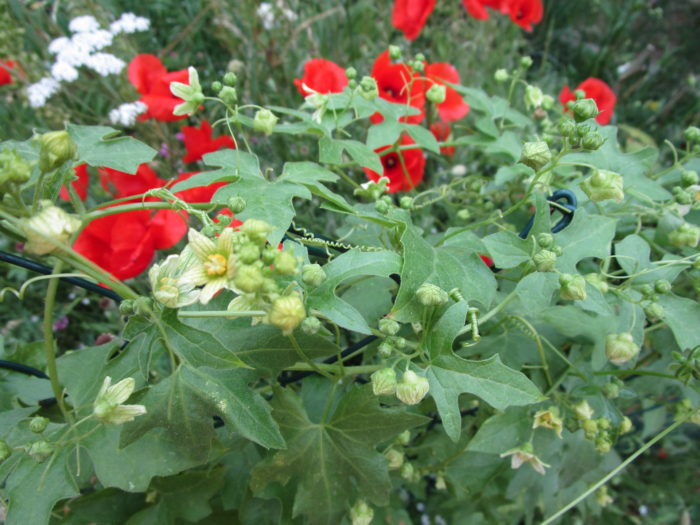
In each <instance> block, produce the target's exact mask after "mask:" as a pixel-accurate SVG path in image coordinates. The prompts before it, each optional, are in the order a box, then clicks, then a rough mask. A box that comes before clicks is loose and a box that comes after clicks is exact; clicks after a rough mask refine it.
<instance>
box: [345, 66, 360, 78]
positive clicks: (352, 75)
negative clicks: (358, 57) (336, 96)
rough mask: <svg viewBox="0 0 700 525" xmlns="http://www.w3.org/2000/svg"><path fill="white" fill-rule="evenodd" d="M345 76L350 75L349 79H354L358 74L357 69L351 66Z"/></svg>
mask: <svg viewBox="0 0 700 525" xmlns="http://www.w3.org/2000/svg"><path fill="white" fill-rule="evenodd" d="M345 76H346V77H348V79H350V80H352V79H353V78H355V77H356V76H357V69H355V68H354V67H349V68H347V69H346V70H345Z"/></svg>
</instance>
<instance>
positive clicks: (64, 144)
mask: <svg viewBox="0 0 700 525" xmlns="http://www.w3.org/2000/svg"><path fill="white" fill-rule="evenodd" d="M38 141H39V146H40V147H41V149H40V150H39V168H40V169H41V171H43V172H47V171H51V170H53V169H56V168H58V167H59V166H62V165H63V164H64V163H66V162H68V161H69V160H72V159H73V157H75V153H76V151H77V148H76V146H75V143H74V142H73V140H72V139H71V138H70V135H68V132H67V131H50V132H48V133H44V134H42V135H39V137H38Z"/></svg>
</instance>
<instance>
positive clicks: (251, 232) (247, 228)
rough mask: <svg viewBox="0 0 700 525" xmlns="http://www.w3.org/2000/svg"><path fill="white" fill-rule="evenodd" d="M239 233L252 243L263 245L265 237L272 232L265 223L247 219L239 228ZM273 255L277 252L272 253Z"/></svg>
mask: <svg viewBox="0 0 700 525" xmlns="http://www.w3.org/2000/svg"><path fill="white" fill-rule="evenodd" d="M241 231H242V232H243V233H245V234H246V235H248V238H249V239H250V240H251V241H253V242H258V243H264V242H265V241H266V240H267V236H268V235H270V232H272V226H270V225H269V224H268V223H266V222H265V221H260V220H258V219H248V220H247V221H245V222H244V223H243V225H242V226H241ZM274 253H275V254H276V253H277V251H275V252H274Z"/></svg>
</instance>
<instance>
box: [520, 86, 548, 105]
mask: <svg viewBox="0 0 700 525" xmlns="http://www.w3.org/2000/svg"><path fill="white" fill-rule="evenodd" d="M523 98H524V101H525V105H526V106H527V107H528V108H539V107H541V106H542V103H543V102H544V93H542V90H541V89H540V88H538V87H537V86H531V85H528V86H527V87H526V88H525V95H524V97H523Z"/></svg>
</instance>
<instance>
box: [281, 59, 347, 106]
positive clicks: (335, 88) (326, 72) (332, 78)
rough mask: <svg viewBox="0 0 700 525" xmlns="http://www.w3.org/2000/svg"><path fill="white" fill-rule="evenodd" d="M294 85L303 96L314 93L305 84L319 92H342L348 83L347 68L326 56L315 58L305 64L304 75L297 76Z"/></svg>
mask: <svg viewBox="0 0 700 525" xmlns="http://www.w3.org/2000/svg"><path fill="white" fill-rule="evenodd" d="M294 85H295V86H296V87H297V89H298V90H299V93H301V95H302V96H303V97H308V96H309V95H311V94H313V93H312V92H311V91H309V90H307V89H304V85H306V87H308V88H309V89H313V90H314V91H316V92H317V93H324V94H325V93H340V92H341V91H343V89H345V86H347V85H348V77H347V75H346V74H345V70H344V69H343V68H342V67H340V66H339V65H338V64H336V63H335V62H331V61H330V60H326V59H325V58H314V59H311V60H309V61H308V62H306V64H304V76H303V77H302V78H295V79H294Z"/></svg>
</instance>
